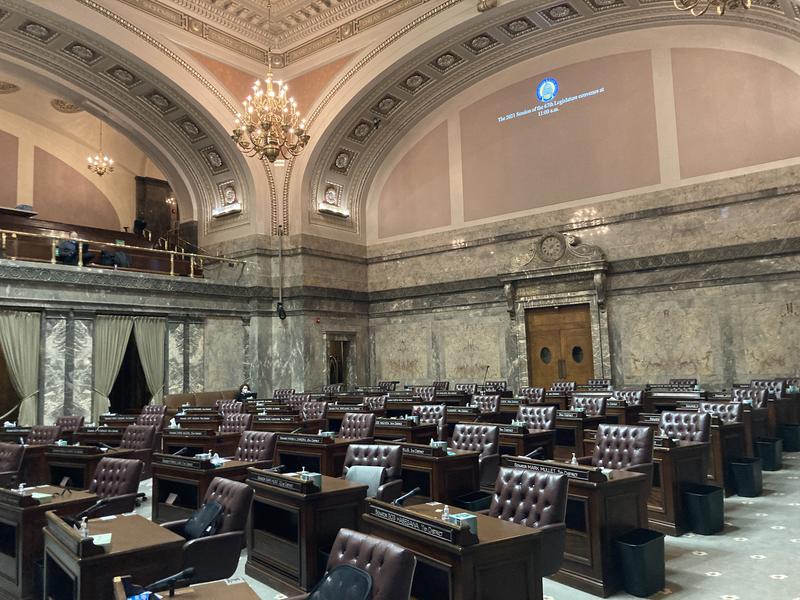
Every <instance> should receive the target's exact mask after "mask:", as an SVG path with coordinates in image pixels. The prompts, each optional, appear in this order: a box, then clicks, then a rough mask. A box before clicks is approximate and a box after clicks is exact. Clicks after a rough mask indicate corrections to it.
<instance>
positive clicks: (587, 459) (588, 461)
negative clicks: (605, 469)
mask: <svg viewBox="0 0 800 600" xmlns="http://www.w3.org/2000/svg"><path fill="white" fill-rule="evenodd" d="M578 464H579V465H587V466H589V467H591V466H592V457H591V456H581V457H580V458H578Z"/></svg>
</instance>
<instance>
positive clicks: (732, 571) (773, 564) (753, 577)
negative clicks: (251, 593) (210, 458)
mask: <svg viewBox="0 0 800 600" xmlns="http://www.w3.org/2000/svg"><path fill="white" fill-rule="evenodd" d="M783 460H784V462H783V467H784V468H783V470H781V471H776V472H771V473H769V472H765V473H764V493H763V494H762V495H761V496H760V497H758V498H740V497H738V496H731V497H730V498H728V499H726V500H725V521H726V525H725V531H724V532H723V533H720V534H718V535H714V536H700V535H692V534H688V535H684V536H682V537H669V536H667V538H666V558H667V565H666V569H667V570H666V576H667V587H666V589H665V590H663V591H662V592H660V593H659V594H656V595H655V596H653V598H657V599H661V598H665V597H667V596H669V598H670V600H688V599H691V600H716V599H719V600H800V453H793V454H789V453H784V455H783ZM150 484H151V482H150V480H147V481H145V482H142V484H141V486H140V488H139V489H140V491H143V492H145V493H147V496H148V499H149V498H150V490H151V485H150ZM138 512H140V513H141V514H142V515H144V516H146V517H148V518H149V517H150V503H149V500H148V502H146V503H145V504H143V505H142V506H141V507H140V508H139V509H138ZM246 560H247V551H246V550H244V551H243V552H242V556H241V559H240V561H239V569H238V571H237V573H236V575H237V576H240V577H243V578H244V579H245V580H246V581H247V582H248V583H250V585H251V586H252V587H253V589H255V590H256V592H258V594H259V596H261V598H264V599H267V600H272V599H273V598H280V597H282V596H279V595H278V594H277V592H275V591H274V590H273V589H271V588H270V587H268V586H266V585H264V584H262V583H260V582H258V581H256V580H254V579H252V578H250V577H247V576H246V575H245V574H244V564H245V561H246ZM544 593H545V600H588V599H590V598H596V597H595V596H592V595H589V594H585V593H583V592H580V591H578V590H575V589H573V588H570V587H567V586H564V585H561V584H558V583H555V582H553V581H550V580H547V579H546V580H545V582H544ZM632 597H633V596H629V595H628V594H625V593H619V594H616V595H614V596H612V598H632Z"/></svg>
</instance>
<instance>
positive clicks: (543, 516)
mask: <svg viewBox="0 0 800 600" xmlns="http://www.w3.org/2000/svg"><path fill="white" fill-rule="evenodd" d="M568 483H569V481H568V479H567V477H566V475H554V474H549V473H540V472H538V471H531V470H528V469H509V468H506V467H503V468H502V469H500V472H499V473H498V475H497V481H496V482H495V486H494V495H493V496H492V503H491V505H490V506H489V510H488V511H487V514H488V515H489V516H490V517H496V518H498V519H502V520H503V521H510V522H512V523H516V524H518V525H525V526H526V527H533V528H534V529H538V530H539V531H541V532H542V535H543V536H544V537H543V538H542V547H543V548H547V551H546V552H544V553H543V555H542V559H543V563H544V564H543V565H542V575H545V576H547V575H552V574H553V573H555V572H556V571H558V569H559V568H560V567H561V561H562V560H563V558H564V545H565V543H566V539H567V528H566V526H565V524H564V518H565V517H566V515H567V488H568Z"/></svg>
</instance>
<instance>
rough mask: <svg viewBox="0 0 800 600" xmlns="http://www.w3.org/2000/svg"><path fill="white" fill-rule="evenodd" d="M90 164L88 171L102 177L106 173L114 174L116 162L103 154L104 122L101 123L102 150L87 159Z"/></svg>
mask: <svg viewBox="0 0 800 600" xmlns="http://www.w3.org/2000/svg"><path fill="white" fill-rule="evenodd" d="M86 160H87V161H88V162H89V164H88V165H87V167H88V169H89V170H90V171H91V172H92V173H94V174H96V175H98V176H100V177H102V176H103V175H105V174H106V173H109V174H111V173H113V172H114V161H113V160H111V159H110V158H109V157H108V155H106V154H103V122H102V121H100V150H99V151H98V153H97V154H95V155H94V156H89V157H87V159H86Z"/></svg>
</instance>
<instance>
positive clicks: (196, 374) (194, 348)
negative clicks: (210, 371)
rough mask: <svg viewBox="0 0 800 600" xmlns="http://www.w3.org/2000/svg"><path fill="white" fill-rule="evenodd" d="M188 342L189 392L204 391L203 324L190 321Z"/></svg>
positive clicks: (186, 338) (186, 339) (186, 341)
mask: <svg viewBox="0 0 800 600" xmlns="http://www.w3.org/2000/svg"><path fill="white" fill-rule="evenodd" d="M184 343H188V348H187V354H188V364H189V389H188V390H187V391H189V392H202V391H203V389H205V387H204V373H203V355H204V339H203V324H202V323H189V335H188V336H186V337H185V342H184Z"/></svg>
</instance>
